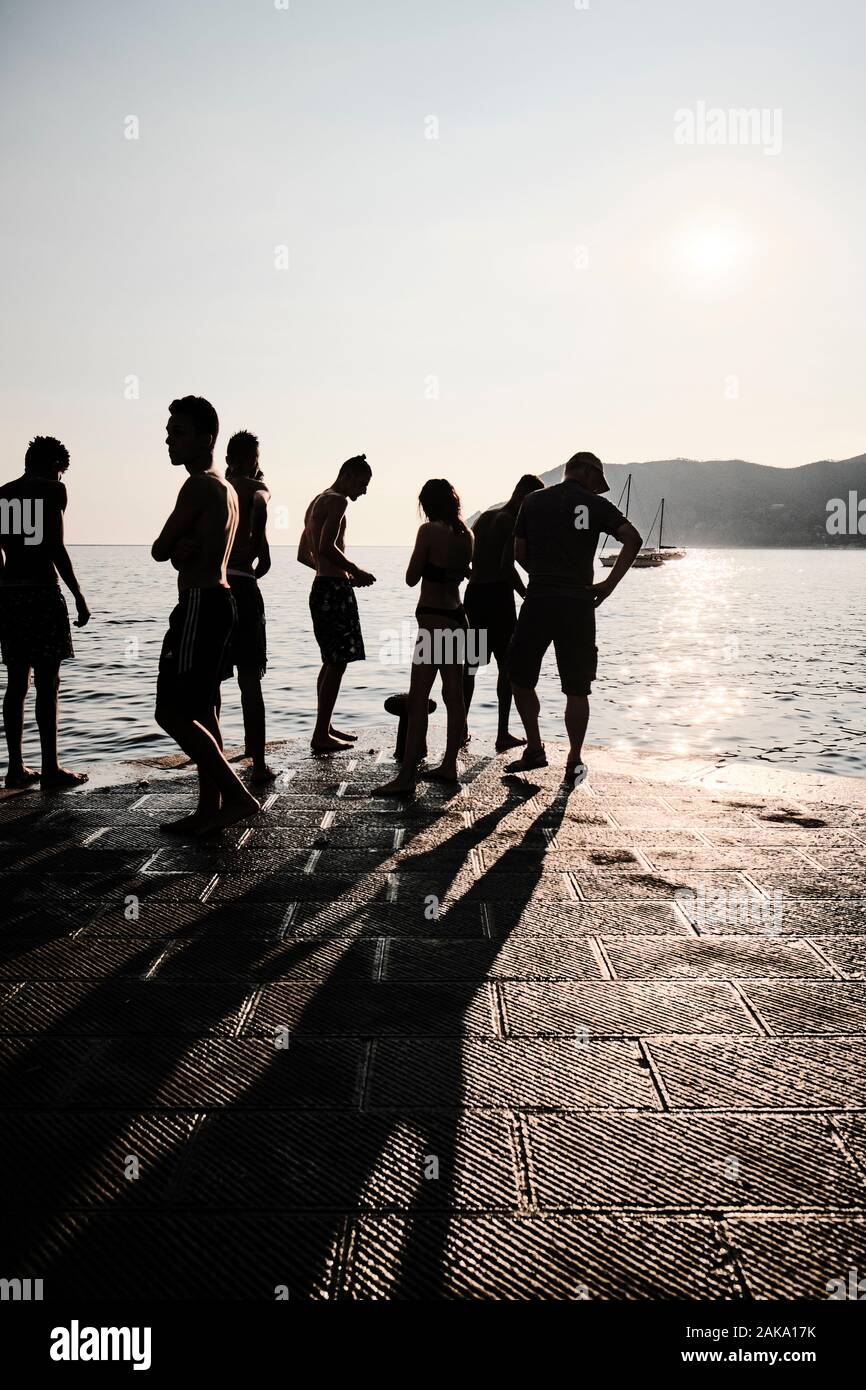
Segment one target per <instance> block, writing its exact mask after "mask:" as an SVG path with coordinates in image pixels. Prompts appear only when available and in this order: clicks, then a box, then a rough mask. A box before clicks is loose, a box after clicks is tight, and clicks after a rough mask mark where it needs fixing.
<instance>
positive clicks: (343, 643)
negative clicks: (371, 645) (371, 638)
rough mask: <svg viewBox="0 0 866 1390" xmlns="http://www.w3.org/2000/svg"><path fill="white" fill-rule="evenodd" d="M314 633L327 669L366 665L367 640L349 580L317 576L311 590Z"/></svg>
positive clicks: (353, 590)
mask: <svg viewBox="0 0 866 1390" xmlns="http://www.w3.org/2000/svg"><path fill="white" fill-rule="evenodd" d="M310 612H311V614H312V616H313V632H314V633H315V634H316V641H317V642H318V644H319V651H320V652H321V654H322V661H323V662H324V664H325V665H326V666H343V665H344V664H345V663H346V662H349V661H363V660H364V659H365V656H366V653H365V651H364V638H363V637H362V635H361V619H360V617H359V615H358V600H357V599H356V598H355V589H354V586H353V585H352V584H350V583H349V580H348V579H338V578H336V577H334V578H332V577H331V576H330V575H318V574H317V575H316V578H315V579H314V580H313V587H312V589H311V590H310Z"/></svg>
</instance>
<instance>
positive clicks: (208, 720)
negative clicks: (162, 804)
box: [151, 396, 261, 836]
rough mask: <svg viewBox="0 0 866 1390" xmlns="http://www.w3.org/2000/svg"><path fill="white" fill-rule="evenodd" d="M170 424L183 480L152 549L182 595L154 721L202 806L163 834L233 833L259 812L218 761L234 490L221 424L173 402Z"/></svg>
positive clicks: (229, 622) (192, 406) (165, 648)
mask: <svg viewBox="0 0 866 1390" xmlns="http://www.w3.org/2000/svg"><path fill="white" fill-rule="evenodd" d="M168 415H169V418H168V424H167V426H166V444H167V445H168V456H169V458H170V460H171V463H172V466H173V467H174V468H181V467H182V468H185V469H186V471H187V473H188V474H189V477H188V478H187V480H186V482H185V483H184V485H183V487H182V488H181V490H180V492H179V493H178V495H177V502H176V503H175V508H174V511H173V512H172V514H171V516H170V517H169V518H168V521H167V522H166V523H165V525H164V526H163V528H162V531H161V532H160V534H159V535H158V536H157V538H156V540H155V541H154V543H153V547H152V549H151V554H152V556H153V558H154V560H158V561H160V562H162V561H165V560H170V561H171V563H172V565H173V566H174V568H175V569H176V570H177V587H178V595H179V597H178V603H177V607H176V608H175V609H174V610H173V611H172V614H171V617H170V619H169V625H168V632H167V633H166V635H165V640H164V642H163V645H162V654H161V656H160V658H159V677H158V680H157V686H156V722H157V723H158V724H159V725H160V727H161V728H163V729H164V730H165V732H166V733H167V734H168V735H169V736H170V737H171V738H173V739H174V740H175V742H176V743H178V744H179V745H180V747H181V748H182V749H183V751H184V753H186V754H187V756H188V757H189V758H190V759H191V760H192V761H193V762H194V763H195V764H196V767H197V768H198V777H199V799H198V806H197V808H196V810H195V812H194V813H193V815H191V816H184V817H183V818H182V819H181V820H178V821H170V822H168V823H167V824H165V825H163V826H162V827H161V829H162V830H164V831H165V832H166V833H167V834H170V835H190V836H193V835H204V834H208V833H209V832H210V831H214V830H221V829H223V828H225V827H226V826H229V825H234V824H235V822H236V821H240V820H245V819H246V818H247V817H248V816H254V815H256V813H257V812H258V811H260V810H261V807H260V806H259V803H258V802H257V801H256V799H255V797H254V796H251V795H250V793H249V792H248V791H247V790H246V788H245V787H244V785H243V783H242V782H241V781H240V780H239V778H238V777H236V776H235V774H234V772H233V771H232V769H231V768H230V767H229V765H228V763H227V762H226V760H225V758H224V757H223V752H222V738H221V736H220V726H219V718H218V716H217V711H216V705H217V700H218V698H219V684H220V678H221V676H222V675H223V673H224V670H225V660H226V653H227V648H228V644H229V639H230V637H231V634H232V629H233V627H234V623H235V602H234V599H233V598H232V593H231V589H230V588H229V585H228V581H227V579H226V561H227V559H228V555H229V552H230V550H231V548H232V542H233V540H234V537H235V531H236V530H237V524H238V504H237V498H236V496H235V493H234V489H233V488H231V487H230V486H229V485H228V484H227V483H226V482H225V481H224V479H223V478H221V477H220V475H219V474H218V473H216V472H215V471H214V467H213V448H214V444H215V443H216V437H217V434H218V433H219V421H218V419H217V413H216V411H215V410H214V408H213V406H212V405H211V403H210V401H206V400H204V399H203V397H201V396H184V397H183V398H182V399H181V400H177V401H172V403H171V405H170V406H169V408H168Z"/></svg>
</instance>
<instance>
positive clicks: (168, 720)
mask: <svg viewBox="0 0 866 1390" xmlns="http://www.w3.org/2000/svg"><path fill="white" fill-rule="evenodd" d="M153 717H154V719H155V720H156V722H157V724H158V725H159V727H160V728H161V729H163V730H164V731H165V733H167V734H170V733H172V732H173V730H174V729H175V728H176V726H177V710H175V709H174V708H173V707H172V706H171V705H169V704H167V703H166V701H165V700H157V702H156V708H155V710H154V711H153Z"/></svg>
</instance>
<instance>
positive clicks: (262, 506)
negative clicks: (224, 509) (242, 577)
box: [250, 493, 271, 579]
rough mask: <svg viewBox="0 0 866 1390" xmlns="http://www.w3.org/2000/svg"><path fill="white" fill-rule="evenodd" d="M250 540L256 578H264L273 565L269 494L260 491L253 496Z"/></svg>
mask: <svg viewBox="0 0 866 1390" xmlns="http://www.w3.org/2000/svg"><path fill="white" fill-rule="evenodd" d="M250 540H251V543H252V554H253V560H254V562H255V576H256V579H264V577H265V575H266V574H267V572H268V570H269V569H270V567H271V548H270V546H269V545H268V503H267V496H266V495H263V494H262V493H258V494H257V495H256V496H255V497H254V498H253V509H252V517H251V519H250Z"/></svg>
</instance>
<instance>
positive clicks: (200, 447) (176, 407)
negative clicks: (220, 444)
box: [165, 396, 220, 468]
mask: <svg viewBox="0 0 866 1390" xmlns="http://www.w3.org/2000/svg"><path fill="white" fill-rule="evenodd" d="M219 431H220V422H219V419H218V418H217V413H216V411H215V410H214V408H213V406H212V405H211V403H210V401H206V400H205V398H204V396H181V397H180V399H179V400H176V401H172V403H171V405H170V406H169V407H168V424H167V425H166V427H165V442H166V444H167V445H168V456H169V458H170V459H171V462H172V465H173V466H174V467H175V468H177V467H182V468H189V467H193V468H196V467H199V468H209V467H210V465H211V462H212V461H213V451H214V445H215V444H216V441H217V435H218V434H219Z"/></svg>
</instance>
